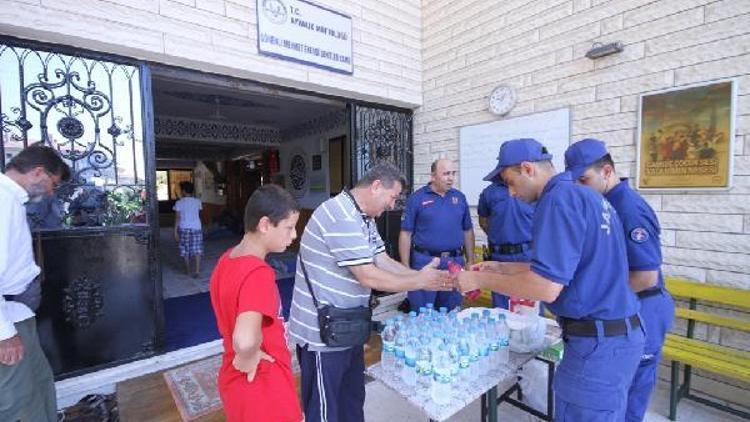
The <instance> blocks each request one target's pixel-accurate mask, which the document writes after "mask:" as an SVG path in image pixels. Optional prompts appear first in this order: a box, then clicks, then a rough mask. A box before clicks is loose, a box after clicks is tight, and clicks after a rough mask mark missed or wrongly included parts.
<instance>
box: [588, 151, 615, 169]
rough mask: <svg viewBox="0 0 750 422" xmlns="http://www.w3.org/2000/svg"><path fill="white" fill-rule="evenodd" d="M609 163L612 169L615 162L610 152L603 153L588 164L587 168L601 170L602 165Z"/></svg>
mask: <svg viewBox="0 0 750 422" xmlns="http://www.w3.org/2000/svg"><path fill="white" fill-rule="evenodd" d="M606 164H609V165H610V166H612V169H614V168H615V162H614V161H612V156H611V155H610V154H607V155H605V156H604V157H602V158H600V159H598V160H597V161H594V163H593V164H591V165H590V166H589V168H593V169H594V170H601V169H602V167H604V165H606Z"/></svg>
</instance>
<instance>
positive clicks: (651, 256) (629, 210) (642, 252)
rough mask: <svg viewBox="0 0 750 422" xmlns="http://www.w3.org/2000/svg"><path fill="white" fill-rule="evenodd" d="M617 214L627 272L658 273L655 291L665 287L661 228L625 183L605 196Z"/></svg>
mask: <svg viewBox="0 0 750 422" xmlns="http://www.w3.org/2000/svg"><path fill="white" fill-rule="evenodd" d="M605 196H606V198H607V200H608V201H609V202H610V203H611V204H612V206H613V207H615V209H616V210H617V215H618V216H619V217H620V219H621V220H622V224H623V227H624V228H625V246H626V250H627V253H628V264H629V267H630V271H654V270H659V281H658V282H657V287H660V288H663V287H664V277H663V276H662V273H661V259H662V258H661V243H660V240H659V238H660V235H661V227H660V226H659V220H658V219H657V218H656V213H655V212H654V210H653V208H651V206H650V205H649V204H648V203H647V202H646V200H645V199H643V197H642V196H641V195H639V194H638V193H637V192H635V191H634V190H633V189H631V188H630V185H628V179H627V178H624V179H620V183H618V184H617V185H615V187H614V188H612V190H610V191H609V192H607V194H606V195H605Z"/></svg>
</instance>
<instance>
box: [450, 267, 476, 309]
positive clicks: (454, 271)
mask: <svg viewBox="0 0 750 422" xmlns="http://www.w3.org/2000/svg"><path fill="white" fill-rule="evenodd" d="M461 271H463V268H462V267H461V265H459V264H458V263H456V262H455V261H450V262H448V272H449V273H451V274H458V273H459V272H461ZM480 294H482V292H481V290H479V289H476V290H472V291H469V292H466V293H464V295H465V296H466V297H468V298H469V299H471V300H474V299H476V298H477V297H479V295H480Z"/></svg>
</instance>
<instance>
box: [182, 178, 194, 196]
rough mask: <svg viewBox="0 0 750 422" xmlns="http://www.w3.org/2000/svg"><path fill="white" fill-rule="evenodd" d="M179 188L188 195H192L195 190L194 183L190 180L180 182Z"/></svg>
mask: <svg viewBox="0 0 750 422" xmlns="http://www.w3.org/2000/svg"><path fill="white" fill-rule="evenodd" d="M180 190H181V191H182V192H184V193H186V194H188V195H192V194H193V192H195V185H193V183H192V182H187V181H186V182H180Z"/></svg>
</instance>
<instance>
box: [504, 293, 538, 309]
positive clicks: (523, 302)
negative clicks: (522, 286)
mask: <svg viewBox="0 0 750 422" xmlns="http://www.w3.org/2000/svg"><path fill="white" fill-rule="evenodd" d="M517 306H528V307H529V308H533V307H534V306H536V301H533V300H530V299H521V298H517V297H511V298H510V306H509V307H510V311H511V312H516V311H517V309H516V307H517Z"/></svg>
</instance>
